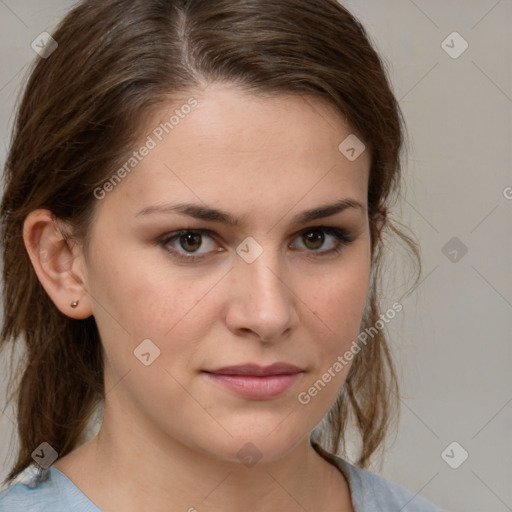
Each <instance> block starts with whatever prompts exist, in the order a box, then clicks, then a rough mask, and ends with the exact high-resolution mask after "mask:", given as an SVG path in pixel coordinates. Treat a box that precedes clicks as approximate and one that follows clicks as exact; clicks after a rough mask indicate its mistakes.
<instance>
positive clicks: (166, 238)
mask: <svg viewBox="0 0 512 512" xmlns="http://www.w3.org/2000/svg"><path fill="white" fill-rule="evenodd" d="M315 229H317V230H319V231H323V232H325V233H326V234H327V235H330V236H334V234H332V233H329V230H338V231H342V232H345V233H346V234H347V236H351V231H350V230H349V229H346V228H343V227H341V226H329V225H323V224H316V225H313V226H308V227H306V228H301V229H299V230H298V231H296V232H294V233H293V234H292V235H290V239H292V240H293V239H294V238H295V237H297V236H299V235H301V234H302V233H304V232H307V231H308V230H315ZM180 233H181V234H186V233H197V234H199V235H201V236H204V235H207V236H209V237H210V238H212V239H213V240H215V241H216V242H217V238H222V237H219V235H218V234H217V233H216V232H215V231H213V230H211V229H206V228H183V229H178V230H176V231H171V232H169V233H167V234H165V235H164V236H162V237H160V240H161V241H163V242H166V241H167V242H169V241H170V240H172V239H173V238H174V239H177V238H178V237H179V236H180ZM354 235H355V233H354Z"/></svg>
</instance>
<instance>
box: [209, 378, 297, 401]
mask: <svg viewBox="0 0 512 512" xmlns="http://www.w3.org/2000/svg"><path fill="white" fill-rule="evenodd" d="M205 373H206V375H207V376H208V377H209V378H210V379H212V380H214V381H216V382H218V383H219V384H221V385H222V386H225V387H226V388H228V389H230V390H232V391H234V392H235V393H237V394H238V395H241V396H243V397H245V398H252V399H253V400H265V399H268V398H273V397H276V396H279V395H281V394H282V393H284V392H285V391H287V390H288V389H290V388H291V387H292V386H293V384H295V382H296V381H297V379H298V378H299V377H300V376H301V374H302V372H300V373H292V374H286V375H267V376H262V377H256V376H252V375H222V374H218V373H208V372H205Z"/></svg>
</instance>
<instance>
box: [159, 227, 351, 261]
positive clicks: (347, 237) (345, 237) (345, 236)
mask: <svg viewBox="0 0 512 512" xmlns="http://www.w3.org/2000/svg"><path fill="white" fill-rule="evenodd" d="M311 231H319V232H322V233H324V234H326V235H327V236H331V237H333V238H334V239H335V242H336V243H335V247H333V248H331V249H319V250H313V249H312V250H308V249H307V248H305V249H300V250H301V251H304V252H306V253H309V255H312V256H316V255H318V256H319V257H321V256H322V255H323V254H325V255H327V254H330V253H334V252H339V251H340V250H342V249H343V247H344V246H347V245H349V244H350V243H352V242H353V241H354V239H355V238H356V237H355V236H354V235H353V234H351V233H350V232H348V231H347V230H345V229H343V228H338V227H332V226H313V227H311V228H306V229H304V230H302V231H300V232H299V233H297V234H295V235H294V238H293V240H295V239H297V238H299V237H301V236H303V235H304V234H306V233H308V232H311ZM190 233H193V234H197V235H200V236H202V237H206V238H210V239H211V240H213V241H214V242H215V243H218V242H217V241H216V238H217V237H216V235H215V233H214V232H212V231H208V230H200V229H182V230H179V231H175V232H173V233H169V234H168V235H166V236H164V237H163V238H162V239H161V241H160V243H161V245H162V246H164V248H165V250H166V251H167V252H169V253H170V254H174V255H175V256H176V257H177V258H178V259H182V260H189V261H193V260H199V259H204V258H206V257H208V255H211V254H213V253H216V252H223V250H219V249H217V250H213V251H209V252H205V253H201V252H198V253H187V252H182V251H179V250H176V249H174V248H172V249H169V248H168V247H167V246H168V245H169V244H170V243H171V242H174V241H176V240H178V239H179V238H180V236H183V235H185V234H190ZM315 253H316V254H315Z"/></svg>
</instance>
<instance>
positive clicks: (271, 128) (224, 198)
mask: <svg viewBox="0 0 512 512" xmlns="http://www.w3.org/2000/svg"><path fill="white" fill-rule="evenodd" d="M353 137H357V136H356V134H355V133H354V131H353V130H352V128H351V126H350V125H349V124H348V122H347V121H346V119H345V116H344V115H343V114H342V113H340V112H339V111H338V110H337V109H336V108H335V107H334V106H332V105H330V104H329V103H327V102H324V101H323V100H321V99H318V98H317V97H312V96H301V95H283V94H279V95H255V94H249V93H247V92H243V91H242V90H240V89H237V88H236V87H234V86H227V85H220V84H212V85H210V86H208V87H207V88H206V90H204V91H191V92H190V95H183V96H182V99H181V100H178V101H176V100H175V101H173V102H172V103H171V102H170V103H169V104H167V105H161V107H160V108H159V110H158V111H157V112H155V113H154V114H153V115H152V116H151V118H150V119H149V120H148V121H147V126H146V130H145V138H144V139H143V140H142V141H141V143H140V146H141V147H140V148H138V147H137V148H135V151H136V152H137V150H138V149H140V150H141V151H139V155H138V156H137V157H135V156H132V160H133V161H132V162H131V163H132V164H134V165H133V167H132V166H130V165H128V166H127V167H125V168H126V169H127V170H129V172H127V173H123V174H126V177H125V178H123V180H122V181H123V182H122V183H120V184H119V185H118V186H116V187H115V190H113V191H112V192H110V193H109V194H108V197H107V198H106V199H108V201H104V203H105V204H106V203H107V202H109V203H112V202H117V203H119V204H118V205H117V207H118V208H121V207H123V204H122V203H125V204H124V207H127V208H128V209H129V210H130V211H131V210H135V208H138V209H139V210H140V208H144V207H147V206H149V205H150V204H152V203H155V202H163V201H172V200H179V201H182V200H194V202H198V200H199V201H202V202H204V203H209V204H210V205H212V204H215V205H219V203H221V204H223V205H229V204H231V205H232V206H233V213H239V214H240V215H243V214H244V213H245V211H244V204H245V205H247V204H249V203H250V204H251V205H252V207H253V208H254V207H255V206H256V203H257V204H258V205H259V206H260V207H261V210H262V211H260V213H263V211H264V210H266V211H268V207H270V206H271V205H276V204H281V205H282V207H281V208H280V211H281V213H282V208H283V207H284V206H286V205H288V206H290V207H291V206H292V205H293V204H295V203H297V202H298V201H299V200H301V201H302V202H303V204H302V206H303V207H304V208H307V207H308V206H312V207H313V206H316V203H318V201H319V200H322V201H324V202H325V201H334V200H338V199H340V198H341V197H346V196H351V197H353V198H355V199H357V200H358V201H360V202H363V203H365V201H366V190H367V179H368V173H369V166H370V155H369V151H362V152H361V154H360V155H359V156H358V157H357V158H356V159H350V158H347V153H346V152H344V151H345V150H346V147H345V146H346V144H345V143H344V141H347V140H348V141H349V142H350V141H352V140H353ZM355 140H360V138H357V139H355ZM361 144H362V142H361ZM340 145H341V146H340ZM352 145H353V144H352ZM145 146H146V150H145V151H143V153H144V156H141V154H140V153H142V148H143V147H145ZM361 147H364V146H360V147H357V150H358V151H360V150H361ZM147 148H150V149H149V150H148V149H147ZM349 156H350V154H349ZM127 161H128V160H127ZM327 196H329V197H327ZM301 198H303V199H301ZM313 203H315V204H313ZM224 209H229V208H224ZM139 210H137V211H139Z"/></svg>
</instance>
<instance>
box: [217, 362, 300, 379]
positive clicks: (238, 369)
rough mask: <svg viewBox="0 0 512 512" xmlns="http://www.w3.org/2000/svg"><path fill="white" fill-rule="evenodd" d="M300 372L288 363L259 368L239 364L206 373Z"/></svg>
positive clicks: (271, 373)
mask: <svg viewBox="0 0 512 512" xmlns="http://www.w3.org/2000/svg"><path fill="white" fill-rule="evenodd" d="M300 372H302V370H301V369H300V368H299V367H297V366H295V365H293V364H288V363H274V364H271V365H269V366H260V365H258V364H252V363H249V364H241V365H237V366H225V367H223V368H219V369H217V370H207V373H216V374H221V375H255V376H266V375H290V374H293V373H300Z"/></svg>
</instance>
